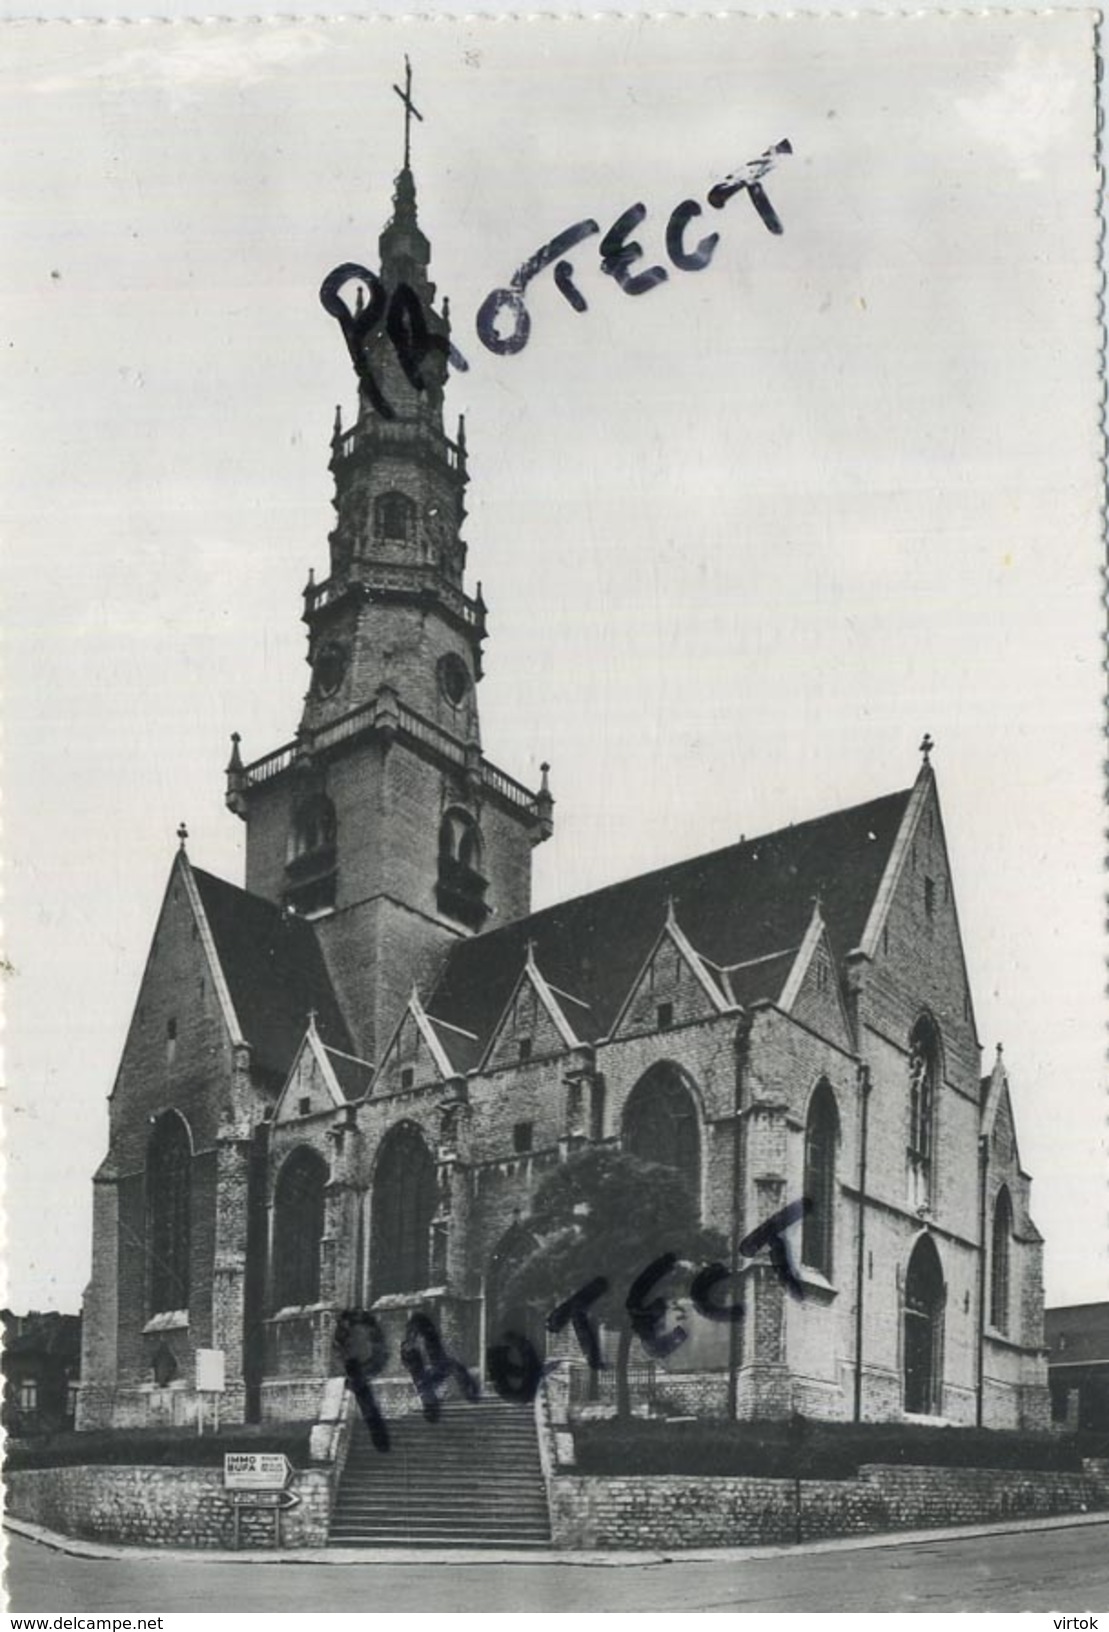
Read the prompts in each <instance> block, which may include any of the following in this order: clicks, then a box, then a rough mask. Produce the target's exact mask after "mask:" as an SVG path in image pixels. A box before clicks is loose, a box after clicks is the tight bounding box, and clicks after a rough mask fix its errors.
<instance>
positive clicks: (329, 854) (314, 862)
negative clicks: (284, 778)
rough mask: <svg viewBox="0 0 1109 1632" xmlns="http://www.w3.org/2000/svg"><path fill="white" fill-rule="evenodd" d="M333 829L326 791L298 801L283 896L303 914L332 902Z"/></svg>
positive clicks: (334, 875) (323, 908) (332, 808)
mask: <svg viewBox="0 0 1109 1632" xmlns="http://www.w3.org/2000/svg"><path fill="white" fill-rule="evenodd" d="M337 832H338V829H337V825H336V821H335V806H334V805H333V804H332V803H331V800H330V799H329V798H328V797H327V795H326V794H323V793H314V794H312V795H310V796H309V797H308V798H307V799H302V800H301V802H300V804H299V805H298V806H297V807H296V810H295V811H294V813H293V822H292V826H291V828H290V829H289V850H288V861H287V863H286V867H285V899H286V901H287V902H288V903H289V905H290V906H293V907H295V908H296V910H297V911H298V912H301V913H304V914H305V915H306V916H310V915H311V914H313V913H320V912H324V911H326V910H327V908H328V907H333V906H334V905H335V887H336V878H337V866H336V837H337Z"/></svg>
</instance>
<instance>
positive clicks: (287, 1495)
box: [228, 1490, 300, 1508]
mask: <svg viewBox="0 0 1109 1632" xmlns="http://www.w3.org/2000/svg"><path fill="white" fill-rule="evenodd" d="M228 1501H229V1502H230V1503H231V1506H232V1507H253V1508H260V1507H261V1508H275V1507H276V1508H289V1507H299V1506H300V1497H299V1496H298V1495H297V1494H296V1492H295V1491H293V1490H232V1491H229V1492H228Z"/></svg>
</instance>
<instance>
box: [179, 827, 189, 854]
mask: <svg viewBox="0 0 1109 1632" xmlns="http://www.w3.org/2000/svg"><path fill="white" fill-rule="evenodd" d="M188 842H189V830H188V828H187V827H186V826H185V824H184V822H181V823H179V824H178V828H177V847H178V849H179V850H184V848H185V846H186V844H187V843H188Z"/></svg>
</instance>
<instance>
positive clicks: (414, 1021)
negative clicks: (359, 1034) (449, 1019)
mask: <svg viewBox="0 0 1109 1632" xmlns="http://www.w3.org/2000/svg"><path fill="white" fill-rule="evenodd" d="M410 1026H412V1027H414V1028H415V1030H416V1031H417V1032H418V1034H419V1037H420V1040H421V1041H422V1042H423V1044H424V1047H425V1048H426V1049H427V1051H428V1054H429V1055H430V1057H431V1061H432V1064H433V1065H434V1067H435V1069H436V1071H437V1072H438V1073H439V1076H440V1077H441V1078H442V1079H443V1081H444V1082H445V1081H446V1080H447V1078H448V1077H453V1076H454V1075H455V1074H456V1071H457V1068H456V1066H455V1065H454V1064H453V1063H452V1061H451V1057H450V1055H449V1054H448V1052H447V1050H446V1049H445V1048H444V1047H443V1041H442V1037H441V1035H440V1029H439V1028H438V1027H437V1026H435V1025H434V1024H433V1023H432V1021H431V1020H430V1019H429V1018H428V1015H427V1013H426V1011H425V1009H424V1006H423V1004H422V1003H421V1002H420V998H419V994H418V993H417V991H416V989H415V987H413V989H412V995H411V997H410V998H409V999H408V1002H407V1003H406V1004H405V1006H404V1009H403V1011H402V1013H401V1016H400V1018H399V1020H398V1021H397V1023H396V1025H395V1026H394V1027H393V1032H392V1036H391V1037H390V1038H389V1041H388V1043H387V1044H386V1045H385V1048H384V1049H383V1050H382V1054H381V1064H380V1065H379V1066H378V1068H377V1070H376V1072H375V1073H374V1083H375V1085H376V1084H377V1083H379V1082H381V1081H383V1080H386V1079H387V1077H388V1074H389V1072H390V1070H391V1069H392V1068H393V1067H394V1065H395V1058H394V1057H395V1055H396V1052H397V1048H398V1044H399V1042H400V1039H401V1037H402V1036H403V1034H404V1032H405V1031H406V1030H407V1028H408V1027H410ZM417 1046H418V1045H417Z"/></svg>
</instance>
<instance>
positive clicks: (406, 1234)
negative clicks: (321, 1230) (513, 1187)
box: [370, 1122, 439, 1298]
mask: <svg viewBox="0 0 1109 1632" xmlns="http://www.w3.org/2000/svg"><path fill="white" fill-rule="evenodd" d="M438 1199H439V1197H438V1186H437V1184H436V1178H435V1160H434V1157H433V1156H432V1154H431V1151H430V1150H429V1149H428V1146H427V1142H426V1140H425V1139H424V1136H423V1134H422V1133H421V1132H420V1130H419V1128H417V1127H415V1126H414V1125H413V1124H412V1123H410V1122H402V1123H400V1124H399V1125H398V1126H397V1127H395V1128H393V1129H391V1131H390V1132H389V1133H387V1134H386V1136H385V1138H384V1139H383V1140H382V1143H381V1150H380V1151H379V1152H378V1157H377V1162H376V1163H375V1166H374V1178H373V1199H372V1203H371V1207H370V1254H371V1264H370V1293H371V1296H372V1297H374V1298H379V1297H382V1296H383V1295H384V1294H385V1293H388V1292H419V1291H422V1290H423V1288H424V1287H426V1286H427V1285H428V1284H429V1281H430V1276H431V1223H432V1219H433V1218H434V1216H435V1210H436V1207H437V1205H438Z"/></svg>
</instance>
